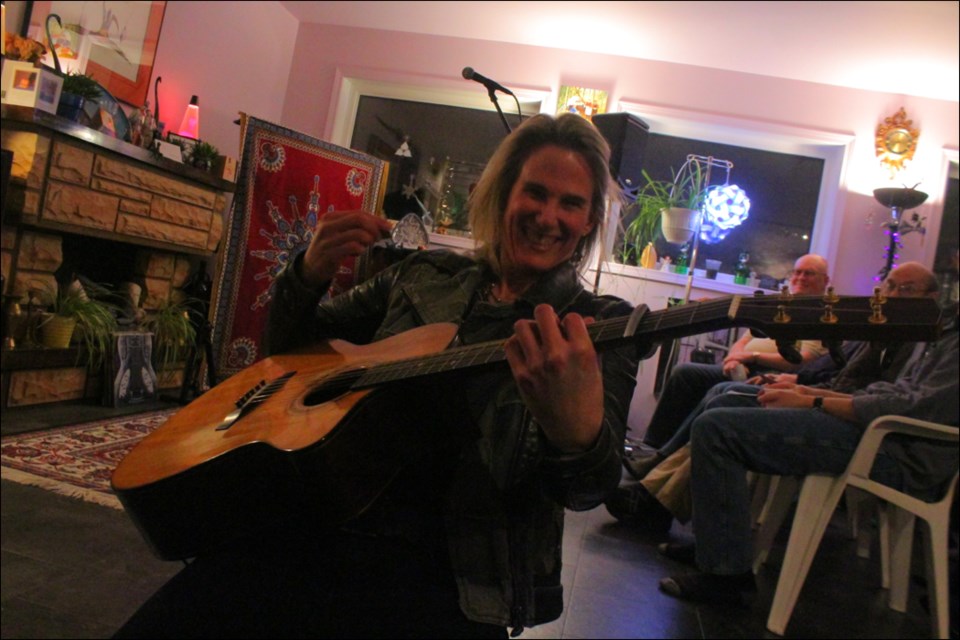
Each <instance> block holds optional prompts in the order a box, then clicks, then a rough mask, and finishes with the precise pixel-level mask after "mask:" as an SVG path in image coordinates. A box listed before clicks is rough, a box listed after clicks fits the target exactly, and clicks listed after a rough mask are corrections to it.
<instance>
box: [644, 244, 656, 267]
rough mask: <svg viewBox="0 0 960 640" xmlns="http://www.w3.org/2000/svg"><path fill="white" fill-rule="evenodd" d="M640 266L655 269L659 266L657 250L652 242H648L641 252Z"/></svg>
mask: <svg viewBox="0 0 960 640" xmlns="http://www.w3.org/2000/svg"><path fill="white" fill-rule="evenodd" d="M640 266H641V267H643V268H644V269H654V268H656V266H657V250H656V249H655V248H654V246H653V243H652V242H648V243H647V246H646V247H644V249H643V253H641V254H640Z"/></svg>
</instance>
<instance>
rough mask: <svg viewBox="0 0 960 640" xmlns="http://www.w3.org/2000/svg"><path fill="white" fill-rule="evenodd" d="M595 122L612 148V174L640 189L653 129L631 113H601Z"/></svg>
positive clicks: (594, 118)
mask: <svg viewBox="0 0 960 640" xmlns="http://www.w3.org/2000/svg"><path fill="white" fill-rule="evenodd" d="M592 122H593V124H594V126H596V127H597V129H599V130H600V133H602V134H603V137H604V138H606V140H607V144H609V145H610V172H611V173H613V176H614V177H615V178H617V179H618V180H620V182H622V183H624V184H626V185H627V186H628V187H629V188H631V189H636V188H637V187H639V186H640V185H641V184H642V183H643V174H642V173H641V170H642V169H643V157H644V155H645V154H646V151H647V139H648V138H649V136H650V125H648V124H647V123H646V122H644V121H643V120H641V119H640V118H638V117H637V116H635V115H633V114H631V113H601V114H600V115H596V116H593V120H592Z"/></svg>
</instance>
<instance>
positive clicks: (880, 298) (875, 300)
mask: <svg viewBox="0 0 960 640" xmlns="http://www.w3.org/2000/svg"><path fill="white" fill-rule="evenodd" d="M886 303H887V296H885V295H883V293H881V292H880V287H874V288H873V297H872V298H870V306H871V307H873V305H874V304H886Z"/></svg>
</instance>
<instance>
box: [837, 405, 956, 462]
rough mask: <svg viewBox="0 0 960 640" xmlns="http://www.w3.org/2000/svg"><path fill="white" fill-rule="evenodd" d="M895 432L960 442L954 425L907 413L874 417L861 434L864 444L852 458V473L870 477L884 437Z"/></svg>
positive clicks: (861, 440) (861, 442) (861, 444)
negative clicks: (922, 418) (908, 415)
mask: <svg viewBox="0 0 960 640" xmlns="http://www.w3.org/2000/svg"><path fill="white" fill-rule="evenodd" d="M891 433H903V434H906V435H909V436H914V437H919V438H926V439H928V440H942V441H946V442H960V429H958V428H957V427H954V426H950V425H945V424H939V423H937V422H927V421H926V420H917V419H916V418H908V417H906V416H896V415H887V416H880V417H879V418H876V419H874V420H873V421H872V422H871V423H870V424H869V425H867V428H866V430H864V432H863V437H861V438H860V444H859V445H857V450H856V451H854V453H853V458H852V459H851V460H850V465H849V467H848V473H849V474H851V475H857V476H861V477H864V478H866V477H869V475H870V469H871V467H873V460H874V458H876V456H877V451H878V450H879V449H880V445H881V443H882V442H883V439H884V438H885V437H886V436H887V435H889V434H891Z"/></svg>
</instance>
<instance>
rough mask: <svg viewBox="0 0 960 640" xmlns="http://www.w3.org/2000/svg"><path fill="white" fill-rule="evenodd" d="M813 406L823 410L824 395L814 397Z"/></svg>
mask: <svg viewBox="0 0 960 640" xmlns="http://www.w3.org/2000/svg"><path fill="white" fill-rule="evenodd" d="M813 408H814V409H816V410H817V411H823V396H814V397H813Z"/></svg>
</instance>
